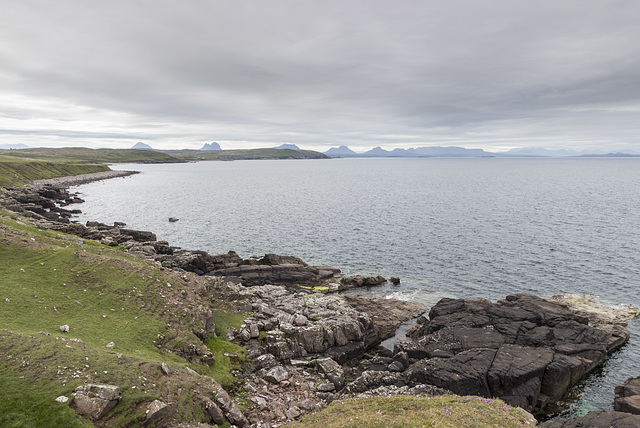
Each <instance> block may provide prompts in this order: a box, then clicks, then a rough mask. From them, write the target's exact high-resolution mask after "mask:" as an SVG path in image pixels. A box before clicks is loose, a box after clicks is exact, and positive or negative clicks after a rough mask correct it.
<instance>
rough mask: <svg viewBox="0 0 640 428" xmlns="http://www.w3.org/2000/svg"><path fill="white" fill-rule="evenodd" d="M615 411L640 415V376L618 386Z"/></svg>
mask: <svg viewBox="0 0 640 428" xmlns="http://www.w3.org/2000/svg"><path fill="white" fill-rule="evenodd" d="M613 407H614V409H615V410H617V411H618V412H626V413H633V414H635V415H640V376H637V377H632V378H630V379H627V380H625V381H624V382H623V383H622V385H618V386H616V389H615V401H614V406H613Z"/></svg>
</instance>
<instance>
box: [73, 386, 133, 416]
mask: <svg viewBox="0 0 640 428" xmlns="http://www.w3.org/2000/svg"><path fill="white" fill-rule="evenodd" d="M71 395H72V396H73V402H72V406H73V407H74V408H75V410H76V412H77V413H79V414H81V415H83V416H88V417H89V418H91V419H93V420H98V419H100V418H102V417H103V416H104V415H106V414H107V413H108V412H109V411H110V410H111V409H113V408H114V407H115V406H116V404H118V402H120V398H121V397H120V388H119V387H117V386H115V385H94V384H88V385H81V386H79V387H77V388H76V389H75V391H74V392H73V394H71Z"/></svg>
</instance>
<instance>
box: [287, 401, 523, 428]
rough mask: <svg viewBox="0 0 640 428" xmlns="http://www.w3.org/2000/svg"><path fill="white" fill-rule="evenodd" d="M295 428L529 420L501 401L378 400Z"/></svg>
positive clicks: (447, 426) (456, 427) (405, 427)
mask: <svg viewBox="0 0 640 428" xmlns="http://www.w3.org/2000/svg"><path fill="white" fill-rule="evenodd" d="M287 426H288V427H295V428H325V427H337V428H387V427H392V428H417V427H434V428H463V427H474V428H489V427H504V428H515V427H525V426H530V425H526V416H525V414H524V412H523V411H522V410H521V409H518V408H512V407H510V406H508V405H506V404H505V403H504V402H503V401H501V400H498V399H492V400H488V399H482V398H478V397H459V396H456V395H443V396H438V397H432V398H424V397H413V396H392V397H389V398H385V397H375V398H363V399H349V400H345V401H334V402H333V403H331V404H330V405H329V407H327V408H326V409H325V410H323V411H321V412H318V413H314V414H312V415H307V416H305V417H303V418H302V420H301V421H300V422H296V423H292V424H289V425H287Z"/></svg>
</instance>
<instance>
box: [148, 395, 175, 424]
mask: <svg viewBox="0 0 640 428" xmlns="http://www.w3.org/2000/svg"><path fill="white" fill-rule="evenodd" d="M175 410H176V409H175V406H169V405H167V404H166V403H164V402H162V401H160V400H154V401H153V402H151V403H150V404H149V406H148V407H147V417H146V419H145V421H144V426H149V425H153V426H155V427H162V426H164V424H165V423H166V421H167V419H168V418H170V417H171V416H172V415H173V413H175Z"/></svg>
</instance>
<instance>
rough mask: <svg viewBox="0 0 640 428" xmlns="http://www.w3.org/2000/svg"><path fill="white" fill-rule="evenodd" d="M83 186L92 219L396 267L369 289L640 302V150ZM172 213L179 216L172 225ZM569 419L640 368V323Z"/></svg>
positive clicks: (257, 171) (329, 163)
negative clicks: (634, 155)
mask: <svg viewBox="0 0 640 428" xmlns="http://www.w3.org/2000/svg"><path fill="white" fill-rule="evenodd" d="M114 168H117V169H125V170H126V169H135V170H139V171H142V174H137V175H134V176H130V177H127V178H119V179H112V180H107V181H102V182H95V183H90V184H86V185H83V186H79V187H76V188H75V189H74V190H75V191H79V192H80V193H81V195H82V196H81V197H82V198H83V199H85V200H86V203H84V204H82V205H80V206H79V208H80V209H82V210H83V214H81V215H80V216H79V218H78V220H80V221H82V222H85V221H87V220H96V221H101V222H105V223H112V222H114V221H124V222H126V223H127V224H128V227H131V228H135V229H143V230H151V231H153V232H155V233H156V234H157V235H158V239H162V240H167V241H169V242H170V243H171V244H172V245H178V246H181V247H183V248H187V249H202V250H205V251H208V252H210V253H214V254H217V253H223V252H227V251H229V250H235V251H237V252H238V253H239V254H240V255H241V256H242V257H249V256H252V255H262V254H265V253H269V252H272V253H278V254H287V255H295V256H298V257H300V258H302V259H303V260H305V261H307V262H309V263H312V264H317V265H332V266H335V267H338V268H340V269H342V270H343V271H344V272H345V273H346V274H371V275H378V274H380V275H383V276H385V277H387V278H388V277H390V276H397V277H400V278H401V280H402V282H401V284H400V285H399V286H393V285H391V284H386V285H383V286H379V287H374V288H370V289H368V290H365V291H364V292H366V293H371V294H376V295H385V296H389V297H394V298H399V299H404V300H408V301H416V302H420V303H423V304H425V305H426V306H427V307H430V306H431V305H433V304H435V302H437V301H438V300H439V299H440V298H442V297H484V298H488V299H491V300H498V299H502V298H504V297H505V296H506V295H508V294H513V293H520V292H527V293H533V294H537V295H541V296H551V295H553V294H558V293H577V294H594V295H596V296H600V299H599V302H600V303H605V304H619V303H625V304H628V303H630V304H634V305H636V306H640V292H639V291H638V285H639V284H638V283H639V282H640V210H639V209H638V208H639V207H640V192H638V190H637V189H639V188H640V159H615V158H613V159H612V158H602V159H594V158H565V159H497V158H482V159H433V158H431V159H429V158H425V159H333V160H313V161H311V160H306V161H289V160H287V161H235V162H201V163H191V164H166V165H119V166H115V167H114ZM170 217H175V218H178V219H179V221H176V222H169V220H168V219H169V218H170ZM629 328H630V330H631V332H632V337H631V340H630V342H629V344H628V345H626V346H625V347H624V348H623V349H622V350H621V351H619V352H617V353H616V354H614V355H613V356H612V357H611V358H610V359H609V361H608V362H607V363H606V364H605V366H604V367H603V368H602V369H601V370H600V371H599V372H598V373H595V374H593V375H591V376H589V377H588V378H587V379H585V381H584V382H583V384H582V385H581V388H582V390H583V393H582V394H580V396H579V397H580V398H578V399H577V400H573V401H571V403H570V405H568V406H569V408H568V410H566V409H565V410H564V411H563V414H575V415H581V414H584V413H586V412H587V411H589V410H593V409H612V408H613V389H614V387H615V386H616V385H618V384H620V383H622V382H623V381H624V380H625V379H627V378H628V377H631V376H637V375H638V374H639V373H640V343H639V342H640V338H638V332H639V331H640V325H639V323H638V322H637V321H632V322H631V323H630V325H629Z"/></svg>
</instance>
